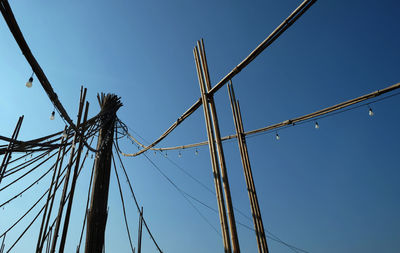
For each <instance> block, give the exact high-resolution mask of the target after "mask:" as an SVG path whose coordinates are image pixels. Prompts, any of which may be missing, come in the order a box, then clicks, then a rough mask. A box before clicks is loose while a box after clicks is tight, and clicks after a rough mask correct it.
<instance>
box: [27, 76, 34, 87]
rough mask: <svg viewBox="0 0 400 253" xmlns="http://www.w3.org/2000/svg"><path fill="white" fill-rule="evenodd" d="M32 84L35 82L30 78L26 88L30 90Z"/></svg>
mask: <svg viewBox="0 0 400 253" xmlns="http://www.w3.org/2000/svg"><path fill="white" fill-rule="evenodd" d="M32 82H33V77H32V76H31V77H29V80H28V82H26V84H25V85H26V87H28V88H31V87H32Z"/></svg>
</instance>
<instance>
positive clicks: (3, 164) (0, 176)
mask: <svg viewBox="0 0 400 253" xmlns="http://www.w3.org/2000/svg"><path fill="white" fill-rule="evenodd" d="M23 119H24V116H23V115H22V116H21V117H19V118H18V122H17V125H16V126H15V129H14V132H13V134H12V136H11V141H10V143H9V144H8V146H7V150H6V153H5V154H4V157H3V161H2V162H1V165H0V183H1V181H2V180H3V176H4V173H5V172H6V169H7V165H8V162H9V161H10V159H11V154H12V151H13V147H14V141H15V140H16V139H17V137H18V133H19V130H20V129H21V125H22V120H23Z"/></svg>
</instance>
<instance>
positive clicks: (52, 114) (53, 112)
mask: <svg viewBox="0 0 400 253" xmlns="http://www.w3.org/2000/svg"><path fill="white" fill-rule="evenodd" d="M55 115H56V112H55V111H52V112H51V116H50V120H54V116H55Z"/></svg>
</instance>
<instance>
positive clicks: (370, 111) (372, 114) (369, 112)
mask: <svg viewBox="0 0 400 253" xmlns="http://www.w3.org/2000/svg"><path fill="white" fill-rule="evenodd" d="M368 115H369V116H371V117H372V116H374V112H373V111H372V109H371V107H370V108H369V110H368Z"/></svg>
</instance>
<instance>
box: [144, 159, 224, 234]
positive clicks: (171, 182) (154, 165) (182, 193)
mask: <svg viewBox="0 0 400 253" xmlns="http://www.w3.org/2000/svg"><path fill="white" fill-rule="evenodd" d="M143 155H144V156H145V157H146V158H147V160H148V161H149V162H150V163H151V164H152V165H153V167H154V168H156V169H157V171H158V172H159V173H160V174H161V175H162V176H163V177H164V178H165V179H167V181H168V182H169V183H170V184H172V186H174V188H175V189H176V190H177V191H178V192H179V193H180V194H181V195H182V196H183V197H184V198H185V200H186V201H188V203H189V204H190V205H191V206H192V207H193V208H194V209H195V210H196V212H197V213H198V214H199V215H200V217H202V218H203V219H204V221H205V222H206V223H207V224H208V225H210V226H211V228H212V229H213V230H214V231H215V232H216V233H217V234H219V235H220V233H219V231H218V230H217V229H216V228H215V227H214V226H213V225H212V224H211V222H210V221H209V220H208V219H207V218H206V217H205V216H204V215H203V214H202V213H201V212H200V210H199V209H197V207H196V206H195V205H193V203H192V202H191V201H190V200H189V199H188V198H187V197H186V195H190V194H188V193H187V192H185V191H183V190H182V189H181V188H179V187H178V186H177V185H176V184H175V183H174V182H173V181H172V180H171V179H170V178H169V177H168V176H167V175H166V174H165V173H164V172H163V171H162V170H161V169H160V168H159V167H158V166H157V165H156V164H155V163H154V162H153V161H152V160H150V158H149V157H148V156H147V155H146V154H145V153H143Z"/></svg>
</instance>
